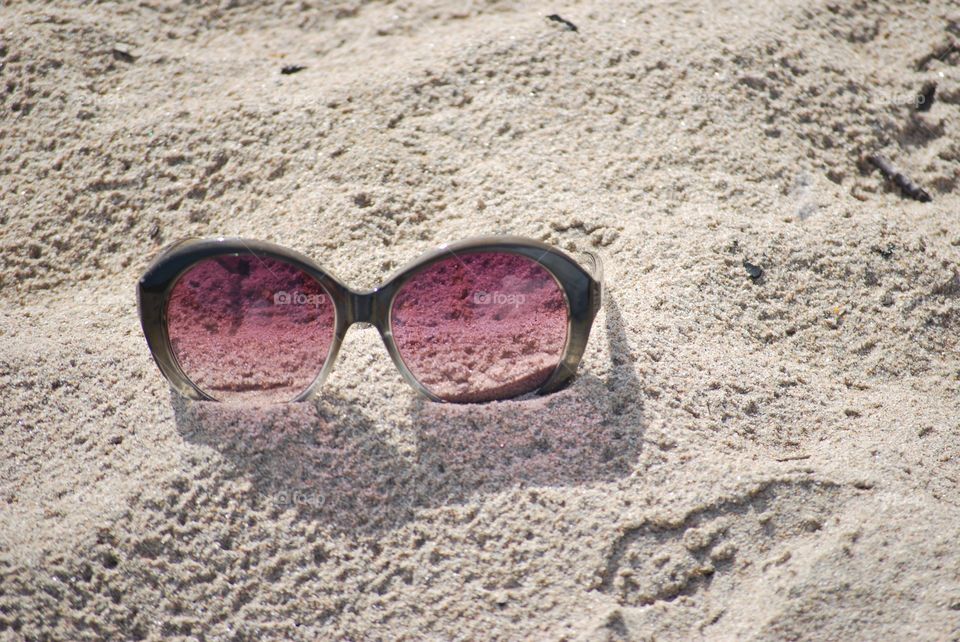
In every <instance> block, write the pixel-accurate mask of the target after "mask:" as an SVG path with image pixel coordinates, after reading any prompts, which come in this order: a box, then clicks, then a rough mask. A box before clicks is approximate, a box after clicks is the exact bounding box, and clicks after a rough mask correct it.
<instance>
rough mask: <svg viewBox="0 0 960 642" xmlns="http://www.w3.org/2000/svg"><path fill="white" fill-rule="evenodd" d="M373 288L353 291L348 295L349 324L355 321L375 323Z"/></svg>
mask: <svg viewBox="0 0 960 642" xmlns="http://www.w3.org/2000/svg"><path fill="white" fill-rule="evenodd" d="M374 294H375V292H374V291H373V290H371V291H369V292H353V291H351V292H350V293H349V295H348V300H347V325H351V324H354V323H371V324H374V325H376V324H375V319H374V318H373V317H374V313H373V309H374V305H373V303H374Z"/></svg>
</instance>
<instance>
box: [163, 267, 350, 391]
mask: <svg viewBox="0 0 960 642" xmlns="http://www.w3.org/2000/svg"><path fill="white" fill-rule="evenodd" d="M334 309H335V308H334V305H333V301H332V300H331V299H330V295H329V294H328V293H327V292H326V291H325V290H324V289H323V286H321V285H320V284H319V283H317V281H315V280H314V279H313V278H312V277H311V276H310V275H308V274H307V273H305V272H304V271H303V270H301V269H299V268H296V267H294V266H292V265H290V264H288V263H284V262H283V261H278V260H275V259H270V258H263V257H258V256H255V255H253V254H242V255H239V256H218V257H214V258H210V259H205V260H203V261H201V262H199V263H197V264H196V265H194V266H193V267H191V268H190V269H189V270H188V271H187V272H186V273H184V274H183V276H181V277H180V279H179V280H178V281H177V283H176V285H174V287H173V290H172V291H171V293H170V298H169V300H168V302H167V333H168V334H169V336H170V344H171V345H172V347H173V352H174V355H175V356H176V358H177V361H178V362H179V363H180V367H181V368H182V369H183V372H184V374H186V375H187V377H189V378H190V380H191V381H193V382H194V383H195V384H196V385H197V386H198V387H199V388H200V389H201V390H203V391H204V392H206V393H207V394H209V395H210V396H211V397H213V398H215V399H220V400H224V401H228V400H229V401H235V400H249V401H258V402H275V401H289V400H291V399H293V398H294V397H296V396H297V395H298V394H299V393H301V392H303V391H304V390H305V389H306V388H307V387H309V385H310V383H311V382H312V381H313V380H314V379H315V378H316V376H317V374H318V373H319V372H320V370H321V368H322V367H323V363H324V362H325V361H326V359H327V355H328V353H329V352H330V345H331V344H332V343H333V335H334V331H335V328H336V323H335V320H334V319H335V313H334Z"/></svg>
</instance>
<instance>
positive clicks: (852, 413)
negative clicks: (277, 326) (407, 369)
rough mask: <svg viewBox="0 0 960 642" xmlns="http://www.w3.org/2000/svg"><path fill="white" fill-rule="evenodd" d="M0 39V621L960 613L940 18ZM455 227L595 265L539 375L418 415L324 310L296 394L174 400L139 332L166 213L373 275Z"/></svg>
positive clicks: (504, 620) (178, 228) (938, 636)
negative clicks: (330, 356)
mask: <svg viewBox="0 0 960 642" xmlns="http://www.w3.org/2000/svg"><path fill="white" fill-rule="evenodd" d="M554 13H558V14H560V15H561V16H563V17H564V18H566V19H568V20H570V21H572V22H573V23H575V24H576V25H577V27H578V28H579V29H578V31H573V30H570V29H568V28H566V27H564V25H563V24H561V23H559V22H556V21H551V20H548V19H546V17H545V16H547V15H548V14H554ZM0 33H2V35H0V39H2V44H0V114H2V116H0V279H2V280H0V417H2V423H0V431H2V441H0V445H2V449H3V457H2V460H0V505H2V512H0V631H2V632H0V638H2V639H31V640H33V639H36V640H40V639H71V640H84V639H141V638H146V639H155V638H158V637H161V636H178V637H181V638H182V639H210V640H214V639H216V640H219V639H225V640H247V639H249V640H254V639H302V640H314V639H334V638H336V639H349V640H364V639H370V640H376V639H411V640H412V639H431V640H446V639H462V640H466V639H471V640H472V639H498V640H513V639H570V640H619V639H629V640H645V639H660V640H681V639H690V638H706V639H720V640H722V639H758V640H773V639H791V640H792V639H847V640H851V639H910V640H948V639H958V636H960V550H958V547H957V543H958V541H960V488H958V486H960V443H958V437H960V397H958V393H960V352H958V332H960V276H958V269H960V268H958V259H960V216H958V211H960V207H958V206H960V198H958V193H960V192H958V188H960V183H958V180H960V165H958V162H960V142H958V140H960V139H958V133H960V67H958V65H960V52H958V51H954V50H953V49H952V48H951V46H950V43H951V42H955V41H957V40H960V9H957V8H956V5H953V6H952V7H951V6H950V5H948V3H946V2H931V3H929V4H922V3H916V4H914V3H892V2H853V1H850V0H836V1H833V2H827V3H820V2H802V3H796V2H792V1H788V0H777V1H774V2H769V1H766V0H758V1H756V2H742V1H739V0H738V1H736V2H733V1H726V2H706V1H704V2H659V1H654V2H641V3H626V2H618V1H614V2H599V1H592V2H570V1H569V0H560V1H559V2H554V3H543V2H526V3H521V2H516V1H512V0H500V1H496V0H488V1H485V2H482V1H473V2H467V1H461V2H429V3H419V2H413V1H411V0H402V1H398V2H392V3H389V2H388V3H379V2H369V3H362V2H356V1H354V2H336V3H319V2H313V1H312V0H301V1H297V2H282V1H279V0H278V1H271V2H248V1H247V0H230V1H224V2H222V3H220V4H219V6H213V5H206V4H204V5H198V4H197V3H187V2H174V1H173V0H143V1H141V2H137V3H102V4H101V3H97V4H88V3H76V2H67V1H66V0H59V1H54V2H44V3H40V2H36V3H24V2H17V1H14V2H3V4H2V6H0ZM294 64H296V65H303V66H304V67H305V69H303V70H302V71H300V72H299V73H295V74H290V75H283V74H281V73H280V71H281V68H282V67H283V66H284V65H294ZM931 80H932V81H935V82H937V83H938V88H937V92H936V94H935V100H934V102H933V103H932V105H931V104H929V103H927V104H926V105H923V106H924V107H929V110H927V111H918V110H917V109H916V100H915V97H916V96H917V94H918V92H919V91H920V88H921V87H922V85H923V83H924V82H926V81H931ZM870 152H880V153H883V154H885V155H887V156H888V157H889V158H890V159H891V160H892V161H893V162H894V163H895V164H897V166H898V167H900V168H901V169H902V170H903V171H904V172H905V173H907V174H909V175H910V176H911V177H912V178H913V179H914V180H915V181H917V182H918V183H919V184H921V185H922V186H923V187H924V188H925V189H927V190H928V191H929V193H930V194H931V196H932V197H933V200H932V202H930V203H920V202H917V201H914V200H910V199H906V198H904V197H903V196H901V194H899V192H898V191H897V190H895V189H893V188H891V187H890V186H889V184H887V183H885V182H884V180H883V178H882V177H881V176H880V174H879V172H877V171H876V170H873V169H872V168H871V167H870V165H869V164H867V163H866V162H865V161H864V156H865V155H866V154H868V153H870ZM477 233H513V234H520V235H526V236H531V237H534V238H537V239H542V240H545V241H547V242H550V243H554V244H557V245H558V246H560V247H564V248H568V249H571V250H582V249H591V250H595V251H597V252H599V253H600V254H601V255H602V256H603V258H604V260H605V262H606V267H607V287H608V289H607V292H608V294H609V296H608V298H607V302H606V306H605V309H604V311H603V312H601V314H600V316H599V318H598V320H597V325H596V328H595V332H594V334H593V336H592V338H591V343H590V345H589V347H588V351H587V354H586V356H585V359H584V363H583V366H582V376H580V377H579V378H578V379H577V381H576V382H575V384H573V385H572V386H571V387H569V388H568V389H566V390H564V391H562V392H560V393H558V394H554V395H551V396H548V397H544V398H538V399H533V400H521V401H510V402H501V403H493V404H488V405H480V406H467V407H457V406H448V405H437V404H431V403H425V402H423V401H422V400H420V399H418V398H417V397H416V395H415V393H414V392H413V391H412V390H411V389H410V388H409V387H408V386H407V385H406V384H405V383H404V382H403V380H402V379H401V377H400V375H399V373H397V372H396V370H395V368H394V367H393V365H392V364H391V362H390V360H389V357H388V356H387V354H386V352H385V350H384V349H383V346H382V344H381V343H380V339H379V337H378V336H377V333H376V332H375V331H373V330H354V331H352V332H351V333H349V334H348V337H347V339H346V342H345V345H344V347H343V350H342V352H341V354H340V360H339V361H338V364H337V368H336V369H335V370H334V372H333V374H332V376H331V377H330V379H329V381H328V382H327V385H326V388H325V390H324V394H323V395H321V399H320V401H319V402H318V403H316V404H296V405H286V406H276V407H260V408H254V407H243V406H240V407H235V406H227V405H222V404H221V405H216V404H198V403H189V402H184V401H182V400H179V399H177V398H175V397H174V396H172V395H171V393H170V391H169V389H168V386H167V385H166V383H165V381H164V379H163V378H162V377H161V375H160V373H159V371H158V370H157V368H156V367H155V365H154V364H153V362H152V361H151V358H150V355H149V353H148V351H147V347H146V344H145V341H144V339H143V336H142V334H141V331H140V328H139V323H138V319H137V314H136V307H135V301H134V285H135V282H136V280H137V278H138V276H139V274H140V273H141V271H142V270H143V269H144V267H145V266H146V265H147V263H148V262H149V260H150V259H151V258H152V256H153V255H154V254H155V253H156V251H157V250H158V249H159V248H160V247H161V246H163V245H164V244H165V243H167V242H169V241H171V240H173V239H176V238H179V237H181V236H185V235H201V236H209V235H217V234H226V235H243V236H248V237H252V238H260V239H265V240H271V241H274V242H277V243H281V244H284V245H287V246H289V247H292V248H295V249H297V250H300V251H303V252H305V253H307V254H309V255H311V256H313V257H316V258H317V259H318V260H319V261H321V262H322V263H323V264H325V265H327V266H329V268H330V269H331V270H333V271H334V272H335V273H337V274H338V275H339V276H340V277H341V278H344V279H345V280H347V281H348V282H350V283H353V284H354V285H356V286H357V287H370V286H373V285H375V284H376V283H377V282H378V281H380V280H381V279H383V278H384V277H385V276H387V275H388V274H389V273H390V272H391V271H392V270H393V269H394V268H395V267H397V266H399V265H402V264H403V263H404V262H406V261H407V260H409V259H411V258H413V257H415V256H417V255H418V254H419V253H421V252H423V251H425V250H427V249H429V248H431V247H432V246H434V245H436V244H439V243H441V242H444V241H450V240H456V239H460V238H463V237H466V236H471V235H474V234H477ZM745 260H746V261H748V262H750V264H751V265H755V266H759V267H761V268H762V270H763V275H762V276H760V277H759V278H756V279H753V278H751V277H750V276H749V275H748V273H747V269H746V268H745V267H744V265H743V262H744V261H745Z"/></svg>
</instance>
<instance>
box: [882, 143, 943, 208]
mask: <svg viewBox="0 0 960 642" xmlns="http://www.w3.org/2000/svg"><path fill="white" fill-rule="evenodd" d="M867 160H869V161H870V162H871V163H872V164H873V165H874V166H875V167H876V168H877V169H879V170H880V173H881V174H883V175H884V177H885V178H886V179H887V180H889V181H891V182H893V184H894V185H896V186H897V187H899V188H900V191H901V192H903V195H904V196H907V197H909V198H912V199H913V200H915V201H920V202H921V203H929V202H930V201H932V200H933V199H932V198H930V194H928V193H927V191H926V190H924V189H923V188H922V187H920V186H919V185H917V184H916V183H914V182H913V181H912V180H910V179H909V178H907V177H906V176H904V175H903V174H901V173H900V172H899V171H898V170H897V168H896V167H894V166H893V163H891V162H890V161H889V160H888V159H886V158H885V157H883V156H881V155H880V154H870V155H869V156H868V157H867Z"/></svg>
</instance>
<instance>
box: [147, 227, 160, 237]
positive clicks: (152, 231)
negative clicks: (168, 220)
mask: <svg viewBox="0 0 960 642" xmlns="http://www.w3.org/2000/svg"><path fill="white" fill-rule="evenodd" d="M148 234H149V235H150V238H152V239H155V238H157V235H158V234H160V225H159V224H158V223H154V224H153V225H151V226H150V231H149V232H148Z"/></svg>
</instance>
